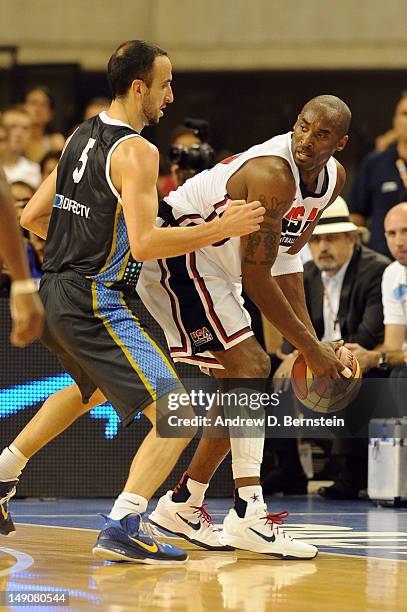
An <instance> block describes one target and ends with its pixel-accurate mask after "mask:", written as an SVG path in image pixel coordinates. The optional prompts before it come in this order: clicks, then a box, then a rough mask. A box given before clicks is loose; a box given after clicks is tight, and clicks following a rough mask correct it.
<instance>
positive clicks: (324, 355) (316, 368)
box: [302, 342, 346, 379]
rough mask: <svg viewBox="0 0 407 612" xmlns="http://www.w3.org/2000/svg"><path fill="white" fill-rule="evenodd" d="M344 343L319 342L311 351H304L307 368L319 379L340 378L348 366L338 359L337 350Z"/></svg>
mask: <svg viewBox="0 0 407 612" xmlns="http://www.w3.org/2000/svg"><path fill="white" fill-rule="evenodd" d="M336 344H337V346H336ZM342 344H343V342H340V343H339V342H338V343H333V342H318V343H316V344H315V345H313V346H312V347H311V348H310V349H309V350H306V351H304V350H303V351H302V354H303V355H304V359H305V361H306V363H307V366H308V367H309V368H310V369H311V370H312V371H313V373H314V375H315V376H316V377H317V378H333V379H335V378H339V377H340V374H341V373H342V372H344V370H345V369H346V366H345V365H344V363H342V361H340V360H339V359H338V355H337V354H336V350H337V349H338V348H339V347H340V346H341V345H342Z"/></svg>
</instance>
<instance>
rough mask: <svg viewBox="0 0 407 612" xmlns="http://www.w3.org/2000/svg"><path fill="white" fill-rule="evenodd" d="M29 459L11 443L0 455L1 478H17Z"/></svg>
mask: <svg viewBox="0 0 407 612" xmlns="http://www.w3.org/2000/svg"><path fill="white" fill-rule="evenodd" d="M27 462H28V459H27V457H24V455H23V453H21V452H20V451H19V450H18V448H16V447H15V446H13V445H12V444H10V446H6V448H5V449H4V450H3V452H2V453H1V455H0V480H17V478H18V477H19V476H20V475H21V472H22V471H23V469H24V468H25V466H26V465H27Z"/></svg>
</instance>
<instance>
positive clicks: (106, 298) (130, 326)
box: [40, 271, 182, 425]
mask: <svg viewBox="0 0 407 612" xmlns="http://www.w3.org/2000/svg"><path fill="white" fill-rule="evenodd" d="M40 296H41V299H42V301H43V303H44V306H45V311H46V322H45V329H44V333H43V336H42V338H41V341H42V342H43V344H44V345H45V346H46V347H47V348H48V349H49V350H50V351H52V352H53V353H55V354H56V355H57V357H58V359H59V361H60V362H61V364H62V366H63V367H64V369H65V370H66V371H67V372H68V373H69V374H70V375H71V376H72V378H73V379H74V381H75V382H76V384H77V385H78V387H79V389H80V391H81V393H82V398H83V401H84V403H85V404H86V403H87V402H88V401H89V398H90V397H91V395H92V394H93V393H94V391H95V390H96V389H97V388H98V389H100V390H101V391H102V393H103V394H104V395H105V397H106V398H107V400H108V401H109V402H110V403H111V404H112V405H113V407H114V408H115V410H116V412H117V414H118V415H119V417H120V419H121V421H122V422H123V424H124V425H128V424H130V423H131V422H132V420H133V418H134V416H135V414H136V413H137V412H139V411H140V410H143V409H144V408H146V407H147V406H148V405H150V404H151V403H153V402H154V401H155V400H157V399H158V398H159V397H161V396H163V395H165V394H166V393H168V392H170V391H173V390H175V389H180V388H181V387H182V385H181V382H180V381H179V379H178V376H177V373H176V372H175V370H174V368H173V366H172V365H171V362H170V360H169V359H168V357H167V356H166V355H165V353H164V352H163V350H162V348H161V347H160V346H159V345H158V343H157V342H156V341H155V340H154V339H153V338H152V336H151V335H150V334H149V333H148V332H147V331H146V329H145V328H144V327H143V326H142V324H141V323H140V321H139V319H138V317H137V314H136V313H135V312H134V311H133V310H132V309H131V307H130V306H129V305H128V304H127V303H126V298H125V295H124V294H123V293H122V292H121V291H117V290H114V289H110V288H108V287H106V286H105V285H103V284H101V283H98V282H96V281H92V280H90V279H86V278H84V277H83V276H81V275H79V274H77V273H76V272H73V271H66V272H61V273H56V274H51V273H46V274H45V275H44V277H43V278H42V280H41V284H40Z"/></svg>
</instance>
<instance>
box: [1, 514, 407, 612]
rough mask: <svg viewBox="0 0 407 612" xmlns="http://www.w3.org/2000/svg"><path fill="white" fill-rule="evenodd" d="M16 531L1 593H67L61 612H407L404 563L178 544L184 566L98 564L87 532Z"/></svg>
mask: <svg viewBox="0 0 407 612" xmlns="http://www.w3.org/2000/svg"><path fill="white" fill-rule="evenodd" d="M17 528H18V531H17V533H16V534H15V535H14V537H11V538H10V537H8V538H1V540H0V591H9V592H10V591H13V592H15V591H25V592H30V591H31V592H34V591H36V592H38V591H39V590H41V591H43V592H51V593H54V592H57V591H58V590H64V591H68V592H69V596H70V602H69V605H67V606H65V609H69V610H111V611H112V612H121V611H127V610H135V611H137V610H142V611H146V612H150V611H151V612H152V611H159V610H171V611H174V612H178V611H180V612H181V611H185V612H203V611H206V610H208V611H213V612H216V611H218V610H230V611H245V612H246V611H247V612H266V611H268V610H284V611H286V612H291V611H292V612H302V611H314V610H315V611H321V612H322V611H324V612H327V611H329V612H331V611H332V612H334V611H338V612H339V611H343V610H352V611H353V610H355V611H356V610H358V611H360V610H369V611H370V610H407V563H406V562H405V561H399V560H388V559H378V558H371V557H370V558H368V557H356V556H348V555H342V554H341V555H335V554H328V553H320V554H319V555H318V557H317V558H316V559H314V560H311V561H285V562H284V561H276V560H272V559H266V558H264V557H261V556H259V555H255V554H252V553H245V552H243V551H242V552H238V553H234V552H231V553H229V552H228V553H226V552H225V553H219V552H218V553H207V552H204V551H201V550H199V549H197V548H196V547H194V546H192V545H188V544H187V543H185V542H184V541H182V542H181V541H177V543H179V545H182V546H184V548H187V549H188V551H189V560H188V561H187V562H186V563H185V564H184V565H182V566H170V567H168V566H167V567H160V568H157V567H154V566H143V565H132V564H127V563H123V564H105V565H104V564H103V563H102V562H99V561H97V560H95V559H94V558H93V557H92V554H91V548H92V545H93V543H94V541H95V538H96V535H97V531H95V530H91V529H77V528H67V527H45V526H40V525H27V524H25V525H18V526H17ZM171 541H173V542H174V540H171ZM1 609H2V610H7V609H9V610H15V609H16V608H15V607H6V606H2V608H1ZM18 609H21V610H28V609H30V610H31V609H43V610H44V609H47V610H51V609H52V610H56V609H58V610H63V609H64V608H63V607H49V606H36V607H35V608H34V607H31V606H30V607H18Z"/></svg>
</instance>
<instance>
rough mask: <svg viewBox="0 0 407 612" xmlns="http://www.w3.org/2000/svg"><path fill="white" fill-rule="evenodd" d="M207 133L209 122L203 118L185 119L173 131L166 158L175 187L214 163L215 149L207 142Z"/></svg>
mask: <svg viewBox="0 0 407 612" xmlns="http://www.w3.org/2000/svg"><path fill="white" fill-rule="evenodd" d="M208 135H209V123H208V122H207V121H205V120H204V119H185V120H184V124H183V125H180V126H178V127H176V128H175V130H174V131H173V133H172V139H171V143H172V144H171V148H170V150H169V152H168V160H169V162H170V164H171V178H172V180H173V182H174V185H175V188H177V187H180V186H181V185H183V184H184V183H185V181H186V180H187V179H189V178H191V177H192V176H194V175H195V174H198V172H202V170H207V169H209V168H212V166H213V165H214V163H215V151H214V150H213V148H212V147H211V145H210V144H209V143H208V142H207V141H208Z"/></svg>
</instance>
